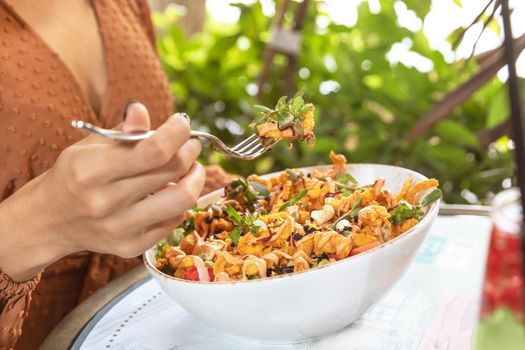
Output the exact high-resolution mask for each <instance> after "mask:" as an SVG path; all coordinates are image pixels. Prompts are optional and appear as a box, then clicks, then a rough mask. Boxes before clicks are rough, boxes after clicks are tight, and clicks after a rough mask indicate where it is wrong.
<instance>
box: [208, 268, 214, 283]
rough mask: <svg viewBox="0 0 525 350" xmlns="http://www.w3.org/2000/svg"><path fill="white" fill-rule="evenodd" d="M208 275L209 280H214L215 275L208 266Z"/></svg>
mask: <svg viewBox="0 0 525 350" xmlns="http://www.w3.org/2000/svg"><path fill="white" fill-rule="evenodd" d="M208 275H210V281H212V282H213V280H215V275H214V274H213V268H211V267H208Z"/></svg>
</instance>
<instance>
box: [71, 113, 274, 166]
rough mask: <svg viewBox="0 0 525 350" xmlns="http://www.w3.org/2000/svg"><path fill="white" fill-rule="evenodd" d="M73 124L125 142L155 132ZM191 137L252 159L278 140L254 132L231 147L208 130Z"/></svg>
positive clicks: (75, 126) (76, 121)
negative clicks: (129, 131)
mask: <svg viewBox="0 0 525 350" xmlns="http://www.w3.org/2000/svg"><path fill="white" fill-rule="evenodd" d="M71 126H72V127H74V128H77V129H81V130H85V131H88V132H90V133H94V134H97V135H100V136H103V137H107V138H110V139H113V140H117V141H124V142H134V141H140V140H144V139H147V138H149V137H150V136H151V135H153V134H155V131H154V130H150V131H145V132H140V133H134V134H124V133H122V132H120V131H117V130H110V129H103V128H100V127H98V126H96V125H93V124H91V123H87V122H84V121H82V120H72V121H71ZM191 137H198V138H202V139H205V140H208V141H210V142H211V144H212V146H213V149H214V150H215V151H217V152H221V153H224V154H226V155H229V156H231V157H233V158H238V159H244V160H252V159H255V158H257V157H260V156H261V155H263V154H264V153H266V152H267V151H269V150H270V149H271V148H272V147H273V146H275V144H276V143H277V140H274V139H263V138H261V137H259V136H258V135H257V134H253V135H251V136H250V137H247V138H246V139H244V140H243V141H241V142H239V143H238V144H237V145H235V146H233V147H231V148H230V147H228V146H226V145H225V144H224V142H222V141H221V140H220V139H219V138H218V137H217V136H215V135H212V134H208V133H207V132H203V131H193V130H192V131H191Z"/></svg>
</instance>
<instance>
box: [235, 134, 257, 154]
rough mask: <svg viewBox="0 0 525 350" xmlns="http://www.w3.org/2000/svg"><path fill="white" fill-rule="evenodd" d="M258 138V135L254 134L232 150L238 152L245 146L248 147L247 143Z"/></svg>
mask: <svg viewBox="0 0 525 350" xmlns="http://www.w3.org/2000/svg"><path fill="white" fill-rule="evenodd" d="M257 138H258V136H257V135H256V134H253V135H252V136H250V137H247V138H245V139H244V140H243V141H241V142H239V143H238V144H237V145H235V146H233V147H232V148H231V150H232V151H237V150H238V149H239V148H241V147H243V146H246V144H247V143H250V142H252V141H254V140H256V139H257Z"/></svg>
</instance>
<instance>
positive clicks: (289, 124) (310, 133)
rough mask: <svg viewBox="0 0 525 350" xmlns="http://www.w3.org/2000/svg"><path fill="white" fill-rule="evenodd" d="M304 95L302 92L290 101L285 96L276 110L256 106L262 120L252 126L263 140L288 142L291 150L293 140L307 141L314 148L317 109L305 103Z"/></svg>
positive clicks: (278, 103)
mask: <svg viewBox="0 0 525 350" xmlns="http://www.w3.org/2000/svg"><path fill="white" fill-rule="evenodd" d="M302 95H303V91H302V90H301V91H299V92H298V93H297V94H296V95H295V96H294V97H293V98H291V99H289V100H288V101H287V98H288V97H287V96H283V97H281V98H280V99H279V101H278V102H277V105H276V106H275V108H274V109H271V108H268V107H265V106H260V105H256V106H255V108H256V109H257V110H258V111H259V113H260V115H261V119H260V120H259V121H258V122H257V123H253V124H251V125H250V126H251V127H252V128H255V129H256V130H257V133H258V134H259V136H260V137H261V138H266V139H274V140H286V141H288V147H289V148H291V147H292V143H291V142H292V141H293V140H300V141H302V140H305V141H306V142H307V144H308V146H310V147H312V146H313V145H314V144H315V135H314V125H315V123H314V110H315V107H314V105H313V104H311V103H305V102H304V100H303V98H302Z"/></svg>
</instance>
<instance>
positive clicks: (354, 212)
mask: <svg viewBox="0 0 525 350" xmlns="http://www.w3.org/2000/svg"><path fill="white" fill-rule="evenodd" d="M360 203H361V197H357V198H356V200H355V202H354V204H352V208H351V209H350V211H348V212H347V213H345V214H343V215H341V216H340V217H339V219H337V220H335V221H334V223H333V224H332V225H331V226H330V228H331V229H335V226H336V225H337V223H338V222H339V221H341V220H343V219H346V218H349V217H352V218H355V217H356V216H357V214H359V211H360V210H361V209H363V208H361V207H360V206H359V204H360Z"/></svg>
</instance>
